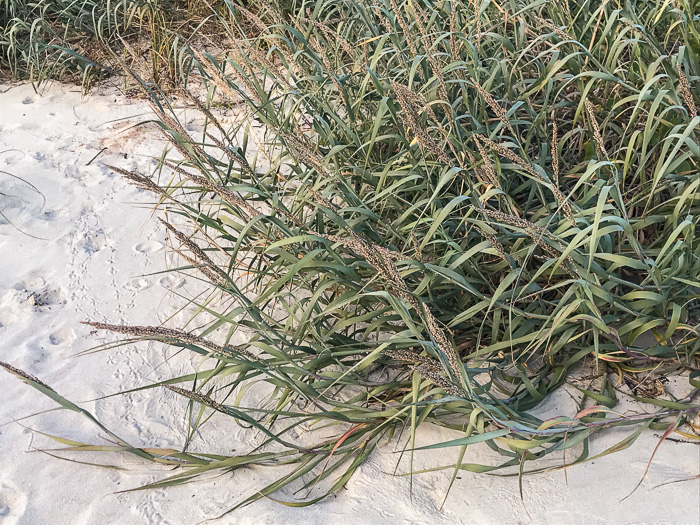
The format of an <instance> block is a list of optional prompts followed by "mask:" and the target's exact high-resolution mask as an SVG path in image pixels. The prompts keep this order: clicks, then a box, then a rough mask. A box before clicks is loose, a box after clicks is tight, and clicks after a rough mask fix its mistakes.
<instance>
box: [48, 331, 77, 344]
mask: <svg viewBox="0 0 700 525" xmlns="http://www.w3.org/2000/svg"><path fill="white" fill-rule="evenodd" d="M73 341H75V332H74V331H73V329H72V328H61V329H59V330H56V331H55V332H54V333H52V334H51V335H50V336H49V342H50V343H51V344H52V345H54V346H65V345H69V344H71V343H72V342H73Z"/></svg>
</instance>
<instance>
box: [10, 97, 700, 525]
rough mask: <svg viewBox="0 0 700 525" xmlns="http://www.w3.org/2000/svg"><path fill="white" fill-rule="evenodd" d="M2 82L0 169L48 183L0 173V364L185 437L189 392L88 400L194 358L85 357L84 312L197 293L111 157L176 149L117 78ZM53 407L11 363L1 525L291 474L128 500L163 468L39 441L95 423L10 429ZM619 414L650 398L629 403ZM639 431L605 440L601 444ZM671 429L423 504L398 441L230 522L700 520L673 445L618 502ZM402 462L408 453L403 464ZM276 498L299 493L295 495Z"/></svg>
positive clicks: (139, 312) (137, 428)
mask: <svg viewBox="0 0 700 525" xmlns="http://www.w3.org/2000/svg"><path fill="white" fill-rule="evenodd" d="M6 90H7V91H6ZM0 91H4V93H2V94H0V170H2V172H8V173H11V174H13V175H16V176H18V177H22V178H23V179H24V180H26V181H27V182H29V183H31V184H33V185H34V186H36V188H37V189H38V191H39V192H40V193H38V192H37V191H35V190H33V189H32V188H31V187H30V186H28V185H27V184H25V183H23V182H21V181H19V180H17V179H14V178H12V177H10V176H9V175H6V174H5V173H2V172H0V211H1V212H2V213H3V214H4V215H5V216H6V219H3V218H0V360H2V361H7V362H9V363H10V364H12V365H14V366H16V367H18V368H21V369H23V370H25V371H27V372H29V373H31V374H34V375H36V376H38V377H39V378H40V379H42V380H43V381H45V382H46V383H48V384H50V385H51V386H52V387H54V388H55V389H56V390H57V391H58V392H60V393H61V394H63V395H64V396H66V397H68V398H69V399H72V400H73V401H76V402H79V403H80V404H81V405H82V406H83V407H84V408H86V409H88V410H90V411H91V412H92V413H93V414H95V415H96V416H97V417H98V418H99V419H101V420H102V421H103V422H104V423H105V424H106V425H107V426H108V427H109V428H110V429H111V430H112V431H114V432H116V433H117V434H118V435H120V436H122V437H124V438H125V439H127V440H128V441H130V442H131V443H133V444H136V445H141V446H152V447H175V448H177V447H180V446H181V444H182V439H183V435H184V427H185V424H184V422H185V412H184V408H185V403H184V401H182V400H181V399H179V398H176V397H175V396H174V395H172V394H170V393H168V392H163V391H161V390H153V391H149V392H146V393H140V394H133V395H126V396H117V397H113V398H109V399H105V400H101V401H97V402H95V401H91V400H94V399H95V398H97V397H100V396H103V395H107V394H110V393H114V392H118V391H120V390H124V389H128V388H132V387H135V386H139V385H142V384H147V383H149V382H151V381H154V380H158V379H164V378H166V377H171V376H173V375H175V374H179V373H185V372H187V371H190V370H191V367H192V365H191V364H190V361H189V358H188V357H187V356H178V357H177V358H175V359H172V360H169V361H167V362H166V361H165V359H166V357H167V356H170V355H172V354H173V352H172V351H168V350H167V349H164V348H163V347H162V346H161V345H156V344H151V345H145V344H141V345H139V346H138V347H134V346H133V345H129V346H126V347H121V348H117V349H112V350H107V351H105V352H102V353H97V354H91V355H88V356H86V357H80V358H75V357H72V356H74V354H76V353H78V352H81V351H84V350H87V349H89V348H91V347H93V346H95V345H96V344H98V343H100V342H104V341H112V340H113V338H111V337H109V336H105V335H104V334H94V333H93V334H91V330H90V328H89V327H87V326H84V325H80V324H79V322H80V321H82V320H86V319H92V320H99V321H106V322H112V323H121V322H128V323H132V324H158V323H159V322H162V321H164V320H165V319H166V318H167V317H168V316H170V315H172V314H173V313H174V312H175V309H176V307H177V305H178V304H179V303H180V302H181V301H178V300H177V299H176V298H174V297H172V296H168V294H167V289H168V288H169V287H170V288H177V291H178V292H184V295H188V294H189V293H193V291H194V289H193V288H192V287H193V283H191V282H188V281H187V279H185V280H184V281H178V280H177V279H176V278H175V277H173V276H172V275H170V276H167V275H145V274H149V273H152V272H156V271H160V270H163V269H166V268H167V267H168V266H169V265H171V264H172V261H171V260H170V259H169V256H168V254H167V250H166V249H165V247H164V235H163V232H162V231H161V229H160V228H159V227H157V226H156V221H155V220H153V218H152V216H151V211H150V208H149V206H148V204H147V203H149V202H150V197H149V196H148V195H146V194H144V193H142V192H140V191H138V190H136V189H134V188H132V187H131V186H129V185H128V184H127V183H126V182H124V181H123V180H121V179H119V178H115V177H114V176H112V175H111V174H110V172H109V171H108V170H107V169H106V168H105V167H104V166H103V165H102V163H113V164H115V165H118V166H121V167H127V168H133V167H138V168H140V169H142V170H144V171H145V172H146V173H150V168H151V166H152V164H153V161H152V160H151V159H150V158H149V157H148V156H149V155H158V154H160V152H161V150H162V147H163V144H162V142H161V141H160V140H159V139H158V137H157V136H156V135H155V134H154V133H153V132H152V131H149V130H148V129H147V128H145V127H141V128H136V129H130V130H129V129H128V128H129V127H130V126H133V124H135V123H137V122H141V121H144V120H146V119H148V118H149V113H148V108H147V106H146V105H145V104H144V103H142V102H132V101H129V100H127V99H125V98H124V97H122V96H119V95H117V94H115V93H117V91H116V90H113V89H104V90H102V91H101V92H98V93H95V94H93V95H91V96H90V97H88V98H81V95H80V93H79V89H78V88H76V87H72V86H60V85H55V86H53V87H51V88H50V89H49V90H48V91H47V92H45V93H44V96H42V97H40V96H38V95H36V94H35V93H34V91H33V89H32V88H31V86H28V85H23V86H17V87H13V88H11V89H10V88H9V87H8V86H4V87H0ZM117 119H122V120H117ZM120 130H126V131H121V132H120ZM105 147H106V148H108V149H107V150H105V151H104V152H103V153H102V154H101V155H100V156H99V157H98V159H97V160H95V161H94V162H92V164H90V165H89V166H86V164H87V163H88V161H89V160H90V159H91V158H92V157H93V156H94V155H96V154H97V153H98V152H99V151H100V150H101V149H102V148H105ZM125 153H126V154H127V156H126V157H125V156H124V154H125ZM8 220H9V221H10V222H11V223H12V225H11V224H8ZM13 225H14V226H13ZM20 230H21V231H20ZM29 235H32V236H34V237H30V236H29ZM178 319H184V314H180V315H179V317H176V321H177V320H178ZM676 383H677V387H678V388H679V389H680V390H681V391H682V390H683V389H684V388H687V386H686V385H687V381H685V380H683V379H681V378H678V379H677V380H676ZM54 407H55V405H54V404H53V402H52V401H51V400H49V399H48V398H45V397H43V396H42V395H41V394H40V393H38V392H36V391H35V390H33V389H31V388H30V387H28V386H26V385H24V384H23V383H21V382H20V381H19V380H17V379H15V378H14V377H11V376H10V375H8V374H5V373H0V425H1V426H0V524H1V525H15V524H25V525H28V524H32V525H33V524H37V525H39V524H52V525H62V524H65V525H68V524H70V525H80V524H97V523H120V524H130V523H154V524H155V523H158V524H160V523H163V524H166V523H170V524H180V523H182V524H190V523H197V522H199V521H201V520H203V519H206V518H213V517H216V516H218V515H220V514H221V513H222V512H224V511H225V510H227V509H228V508H230V507H231V506H233V505H235V504H236V503H237V502H239V501H241V499H243V498H244V497H245V496H248V495H250V494H251V492H252V491H254V490H255V489H257V488H261V487H263V486H264V485H265V484H266V483H269V482H270V481H271V480H273V479H274V478H275V476H276V474H278V471H275V470H274V469H263V468H254V469H248V470H242V471H238V472H236V473H235V474H233V475H230V474H225V475H222V476H220V477H218V478H215V479H212V480H208V481H203V482H198V483H194V484H190V485H186V486H181V487H176V488H171V489H167V490H155V491H143V492H134V493H129V494H115V492H116V491H119V490H123V489H127V488H133V487H137V486H139V485H141V484H143V483H146V482H149V481H154V480H156V479H162V477H163V476H165V475H166V474H167V473H168V472H169V471H168V470H167V469H164V468H163V467H157V466H154V465H153V464H151V463H146V462H140V461H139V460H138V459H136V458H134V457H133V456H127V455H120V454H113V455H96V454H88V453H73V454H70V455H67V456H66V457H69V458H70V459H73V460H78V461H86V462H98V463H105V462H106V463H109V464H110V465H114V466H118V467H120V468H122V469H123V470H115V469H103V468H98V467H92V466H87V465H82V464H78V463H75V462H69V461H61V460H59V459H55V458H53V457H51V456H49V455H47V454H45V453H42V452H38V451H36V450H37V449H44V450H46V449H51V448H58V447H60V446H61V445H60V444H57V443H55V442H53V441H51V440H49V439H48V438H46V437H44V436H42V435H40V434H36V433H33V432H32V431H31V430H30V429H29V428H32V429H35V430H40V431H43V432H47V433H51V434H56V435H60V436H63V437H66V438H72V439H77V440H83V441H84V442H89V443H97V444H106V441H105V440H104V437H103V436H102V435H101V434H100V432H99V431H98V430H97V429H96V428H95V427H94V426H90V425H89V424H88V423H87V422H86V421H85V420H84V419H82V418H80V417H79V416H78V415H76V414H73V413H69V412H66V411H60V412H51V413H48V414H43V415H40V416H38V417H34V418H31V419H25V420H22V421H20V422H19V423H15V422H12V421H13V420H14V419H17V418H21V417H24V416H28V415H30V414H33V413H36V412H40V411H44V410H47V409H51V408H54ZM566 409H568V410H572V401H571V399H570V397H569V396H568V394H567V393H566V392H561V393H557V394H556V395H555V396H553V397H552V399H550V400H548V402H547V404H546V406H544V407H540V411H541V412H542V413H547V414H552V415H553V414H556V413H557V411H560V410H566ZM622 409H629V410H643V409H644V407H641V406H637V405H634V404H629V403H628V404H626V405H623V406H622ZM205 430H206V432H204V435H203V436H201V437H200V438H199V439H198V440H197V442H196V447H195V448H194V449H195V450H199V451H203V452H226V451H227V450H228V451H230V450H232V449H236V450H242V451H244V450H246V443H247V442H248V441H249V440H250V439H252V438H251V434H249V433H248V432H247V431H244V430H241V429H239V428H238V427H237V426H234V425H232V424H231V422H230V421H225V420H223V419H214V420H213V422H212V423H211V424H209V425H208V426H207V427H205ZM625 432H626V431H621V430H615V431H614V432H612V433H610V434H608V435H606V436H604V437H602V438H597V439H595V440H594V441H593V447H594V450H593V453H597V452H601V451H602V450H604V449H605V448H607V447H608V446H610V445H612V444H614V443H615V442H616V440H619V439H622V437H624V435H625ZM419 434H420V435H419V442H420V443H419V444H429V443H434V442H437V441H441V440H444V439H449V438H454V437H456V435H455V434H454V433H451V432H448V431H445V430H441V429H436V428H422V429H421V431H420V433H419ZM658 434H659V433H658V432H651V431H650V432H647V433H645V434H644V435H643V436H642V437H641V438H640V439H639V440H638V441H637V443H636V444H635V445H634V446H633V447H632V448H631V449H628V450H626V451H624V452H622V453H619V454H614V455H610V456H606V457H604V458H601V459H599V460H596V461H595V462H593V463H590V464H586V465H583V466H579V467H575V468H573V469H571V470H569V472H568V484H567V481H566V479H565V476H564V473H563V471H558V472H553V473H549V474H546V475H540V476H532V477H527V478H525V480H524V492H525V501H524V503H523V502H521V501H520V496H519V491H518V482H517V478H497V477H493V476H485V475H481V476H477V475H473V474H470V473H467V472H464V473H462V474H460V479H458V480H457V481H456V483H455V485H454V486H453V488H452V491H451V493H450V495H449V498H448V499H447V502H446V504H445V506H444V508H443V509H442V510H440V505H441V503H442V499H443V496H444V492H445V489H446V488H447V485H448V482H449V477H450V475H451V471H450V470H445V471H439V472H436V473H431V474H423V475H418V476H414V477H413V492H412V497H411V492H410V482H409V478H408V477H394V476H391V475H390V473H391V472H392V471H393V470H394V466H395V462H396V460H397V457H398V455H397V454H395V453H394V451H395V446H396V445H395V444H394V443H391V444H389V445H387V446H385V447H384V448H383V449H382V450H381V451H380V452H378V453H375V454H374V455H373V456H372V457H371V458H370V459H369V460H368V461H367V462H366V463H365V464H364V465H363V466H362V467H361V469H360V470H359V471H358V472H357V473H356V475H355V476H354V477H353V478H352V479H351V480H350V482H349V483H348V484H347V486H346V488H345V489H344V490H341V491H340V492H339V493H338V494H337V496H334V497H331V498H328V499H327V500H325V501H324V502H322V503H320V504H318V505H315V506H313V507H310V508H305V509H304V508H302V509H297V508H289V507H285V506H282V505H279V504H277V503H275V502H273V501H270V500H263V501H260V502H258V503H256V504H254V505H252V506H249V507H246V508H244V509H242V510H239V511H237V512H236V513H234V514H230V515H228V516H227V517H225V518H223V519H221V520H220V521H219V522H218V523H241V524H248V523H250V524H253V523H255V524H261V523H310V524H335V523H338V524H340V523H352V524H354V525H360V524H365V523H367V524H369V523H378V522H382V523H388V524H399V523H412V524H419V523H425V524H433V523H438V524H449V523H465V524H467V523H469V524H472V523H485V524H488V523H494V524H495V523H503V524H510V523H537V524H540V523H552V524H554V523H557V524H559V523H570V524H574V523H581V524H584V523H585V524H603V523H654V524H662V523H668V524H674V525H677V524H696V523H700V481H699V480H698V479H697V478H696V479H694V480H691V481H683V482H678V483H670V484H664V483H667V482H671V481H679V480H686V479H687V478H691V477H694V476H695V477H697V476H698V475H699V474H700V448H699V447H698V446H696V445H692V444H683V443H676V442H671V441H667V442H665V443H663V444H662V445H661V447H660V448H659V450H658V452H657V454H656V457H655V458H654V461H653V462H652V464H651V467H650V469H649V473H648V475H647V477H646V479H645V480H644V482H643V483H642V485H641V486H640V488H639V489H638V490H637V491H636V492H635V493H634V494H633V495H632V496H630V497H629V498H627V499H625V500H624V501H621V500H622V499H623V498H624V497H625V496H627V495H628V494H629V493H630V492H631V490H632V489H633V488H634V486H635V485H636V484H637V482H638V481H639V480H640V479H641V477H642V475H643V473H644V470H645V468H646V464H647V461H648V459H649V457H650V455H651V452H652V450H653V448H654V446H655V445H656V444H657V442H658V439H659V436H658ZM456 455H457V450H451V449H444V450H442V451H440V452H431V453H421V454H418V455H417V457H416V463H415V465H414V467H415V468H417V469H419V468H428V467H433V466H437V465H443V464H449V463H451V462H453V461H455V459H456ZM465 460H466V461H469V462H493V461H498V458H497V457H494V456H493V455H492V454H491V453H490V451H488V450H487V449H485V447H473V448H472V449H471V450H469V451H468V452H467V457H466V458H465ZM406 470H407V466H406V465H405V464H402V465H401V467H400V468H399V471H400V472H406ZM662 484H664V485H662ZM276 497H278V498H279V499H284V500H288V501H293V500H294V499H295V495H294V494H293V493H292V492H291V490H290V491H282V493H280V494H277V495H276Z"/></svg>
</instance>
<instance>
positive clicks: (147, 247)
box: [134, 241, 163, 253]
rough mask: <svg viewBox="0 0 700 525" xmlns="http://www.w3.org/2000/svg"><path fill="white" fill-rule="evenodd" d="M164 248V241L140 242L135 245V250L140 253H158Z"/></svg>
mask: <svg viewBox="0 0 700 525" xmlns="http://www.w3.org/2000/svg"><path fill="white" fill-rule="evenodd" d="M162 249H163V243H162V242H158V241H145V242H140V243H138V244H137V245H136V246H134V250H136V251H137V252H139V253H156V252H159V251H160V250H162Z"/></svg>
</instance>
